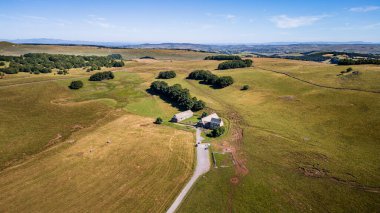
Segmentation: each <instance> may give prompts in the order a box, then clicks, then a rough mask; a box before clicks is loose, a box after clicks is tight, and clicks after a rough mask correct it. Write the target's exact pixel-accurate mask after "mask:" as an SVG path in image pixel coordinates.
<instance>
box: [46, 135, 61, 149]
mask: <svg viewBox="0 0 380 213" xmlns="http://www.w3.org/2000/svg"><path fill="white" fill-rule="evenodd" d="M61 138H62V135H61V134H59V133H58V134H57V136H56V137H55V138H53V139H51V140H50V141H49V142H48V143H47V144H46V145H45V147H49V146H52V145H54V144H55V143H57V142H58V141H59V140H60V139H61Z"/></svg>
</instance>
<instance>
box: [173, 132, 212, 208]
mask: <svg viewBox="0 0 380 213" xmlns="http://www.w3.org/2000/svg"><path fill="white" fill-rule="evenodd" d="M202 140H203V138H202V137H201V129H200V128H197V131H196V143H197V144H198V143H201V142H202ZM206 147H207V144H198V146H197V147H196V149H197V159H196V160H197V165H196V167H195V171H194V174H193V176H192V177H191V179H190V181H189V182H188V183H187V184H186V186H185V187H184V188H183V189H182V191H181V193H180V194H179V195H178V197H177V198H176V199H175V200H174V202H173V204H172V205H171V206H170V208H169V209H168V211H167V213H173V212H175V211H176V209H177V208H178V207H179V206H180V204H181V203H182V201H183V200H184V199H185V197H186V195H187V193H189V191H190V189H191V187H192V186H193V185H194V183H195V181H196V180H197V179H198V178H199V177H200V176H201V175H203V174H205V173H206V172H208V171H209V170H210V159H209V156H210V155H209V151H208V149H207V150H205V148H206Z"/></svg>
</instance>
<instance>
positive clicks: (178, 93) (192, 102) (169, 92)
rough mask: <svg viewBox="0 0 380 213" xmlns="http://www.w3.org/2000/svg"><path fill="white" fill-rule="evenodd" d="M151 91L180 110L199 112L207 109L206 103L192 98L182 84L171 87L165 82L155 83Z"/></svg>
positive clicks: (151, 86)
mask: <svg viewBox="0 0 380 213" xmlns="http://www.w3.org/2000/svg"><path fill="white" fill-rule="evenodd" d="M150 89H151V90H152V91H154V92H156V93H158V94H160V95H162V96H164V97H165V98H167V99H168V100H170V101H172V102H173V103H175V104H177V105H178V107H179V108H180V109H185V110H188V109H191V110H193V111H199V110H201V109H203V108H205V107H206V103H205V102H204V101H202V100H197V98H196V97H191V95H190V92H189V90H188V89H185V88H182V86H181V85H180V84H174V85H173V86H169V85H168V84H167V83H166V82H165V81H154V82H153V83H152V84H151V85H150Z"/></svg>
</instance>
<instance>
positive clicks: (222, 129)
mask: <svg viewBox="0 0 380 213" xmlns="http://www.w3.org/2000/svg"><path fill="white" fill-rule="evenodd" d="M225 131H226V128H225V127H224V126H221V127H218V128H216V129H213V130H212V131H211V133H210V136H211V137H219V136H221V135H223V134H224V132H225Z"/></svg>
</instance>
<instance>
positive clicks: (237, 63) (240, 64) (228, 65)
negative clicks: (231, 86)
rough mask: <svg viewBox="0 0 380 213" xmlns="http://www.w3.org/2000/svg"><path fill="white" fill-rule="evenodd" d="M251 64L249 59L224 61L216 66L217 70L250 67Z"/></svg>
mask: <svg viewBox="0 0 380 213" xmlns="http://www.w3.org/2000/svg"><path fill="white" fill-rule="evenodd" d="M252 63H253V61H252V60H251V59H245V60H232V61H225V62H222V63H220V64H219V65H218V70H226V69H236V68H244V67H250V66H252Z"/></svg>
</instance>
